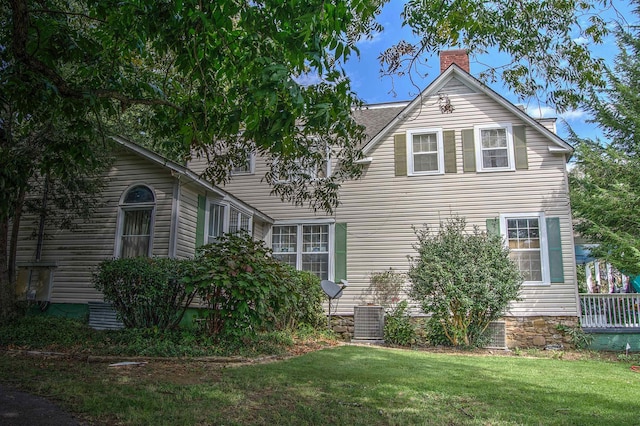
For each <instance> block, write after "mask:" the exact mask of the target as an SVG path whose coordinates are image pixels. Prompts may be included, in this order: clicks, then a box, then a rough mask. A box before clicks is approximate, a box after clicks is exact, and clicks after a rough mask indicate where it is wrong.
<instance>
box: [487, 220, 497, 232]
mask: <svg viewBox="0 0 640 426" xmlns="http://www.w3.org/2000/svg"><path fill="white" fill-rule="evenodd" d="M487 234H489V235H500V219H498V218H492V219H487Z"/></svg>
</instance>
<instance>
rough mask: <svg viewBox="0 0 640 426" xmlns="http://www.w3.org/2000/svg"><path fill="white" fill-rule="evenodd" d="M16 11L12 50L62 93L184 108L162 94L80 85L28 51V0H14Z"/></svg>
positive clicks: (134, 103)
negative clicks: (136, 93) (130, 93)
mask: <svg viewBox="0 0 640 426" xmlns="http://www.w3.org/2000/svg"><path fill="white" fill-rule="evenodd" d="M11 11H12V14H13V28H12V29H13V40H12V41H11V50H12V52H13V54H14V56H15V58H16V60H17V61H19V62H21V63H22V64H23V65H25V66H26V67H27V68H28V69H29V70H31V71H34V72H36V73H37V74H40V75H41V76H43V77H45V78H46V79H48V80H49V81H50V82H51V83H52V84H53V85H54V86H55V87H56V89H57V91H58V94H59V95H60V96H62V97H64V98H69V99H84V98H85V97H86V96H87V95H89V96H95V97H98V98H103V99H105V98H108V99H114V100H117V101H120V103H121V104H123V105H124V106H128V105H156V106H168V107H171V108H173V109H176V110H182V108H180V107H179V106H178V105H176V104H174V103H173V102H170V101H168V100H165V99H159V98H132V97H129V96H127V95H125V94H124V93H122V92H118V91H114V90H107V89H87V88H86V89H76V88H73V87H71V86H69V84H68V83H67V81H66V80H65V79H64V78H63V77H62V76H61V75H60V74H58V73H57V72H56V71H55V70H54V69H52V68H50V67H49V66H47V65H46V64H45V63H44V62H42V61H40V60H39V59H38V58H36V57H34V56H32V55H30V54H29V53H28V52H27V40H28V36H29V10H28V8H27V2H26V1H25V0H11Z"/></svg>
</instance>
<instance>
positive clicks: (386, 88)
mask: <svg viewBox="0 0 640 426" xmlns="http://www.w3.org/2000/svg"><path fill="white" fill-rule="evenodd" d="M613 3H614V5H615V8H616V9H618V10H620V11H623V12H624V13H627V14H626V17H627V19H631V20H632V22H633V19H634V17H633V16H631V17H629V14H628V11H629V6H628V4H627V3H626V1H614V2H613ZM403 4H404V1H403V0H391V1H390V2H389V3H388V4H387V5H386V6H385V7H384V9H383V11H382V14H381V15H380V17H379V19H378V21H379V22H380V23H381V24H382V25H383V26H384V31H383V32H382V33H379V34H376V35H375V36H374V37H373V39H372V40H363V41H361V42H359V43H358V48H359V49H360V58H359V59H358V58H356V57H353V58H352V59H350V60H349V61H348V62H347V64H346V65H345V70H346V71H347V74H348V75H349V77H350V78H351V86H352V89H353V90H354V91H355V92H356V93H357V94H358V96H359V97H360V98H361V99H363V100H364V101H365V102H366V103H369V104H371V103H384V102H396V101H404V100H409V99H412V98H413V97H415V96H416V95H417V94H418V93H419V92H420V90H422V89H424V88H425V87H427V86H428V85H429V83H431V82H432V81H433V80H434V79H435V78H436V77H437V76H438V74H439V72H440V62H439V59H438V58H437V57H431V58H427V61H426V63H427V65H426V67H425V66H423V68H422V70H423V71H426V72H427V73H428V75H427V76H426V77H424V78H417V77H416V76H415V75H414V76H413V80H414V83H416V84H417V85H418V86H419V87H415V86H414V85H413V83H412V82H411V80H410V79H409V77H408V76H404V77H397V76H396V77H394V78H393V80H392V79H391V78H389V77H381V76H380V72H379V70H380V64H379V62H378V59H377V58H378V55H379V54H380V52H382V51H384V50H385V49H386V48H388V47H390V46H392V45H393V44H395V43H397V42H398V41H399V40H402V39H405V40H408V41H412V40H415V37H414V36H413V35H412V34H411V29H410V28H407V27H402V25H401V23H402V20H401V18H400V13H401V12H402V7H403ZM601 16H603V15H601ZM608 16H613V12H612V11H610V12H609V15H608ZM603 17H604V16H603ZM590 47H591V49H592V52H593V53H594V55H596V56H598V57H602V58H604V59H605V60H606V61H607V62H608V63H609V64H613V59H614V57H615V55H616V53H617V52H618V48H617V46H616V43H615V38H614V37H613V36H609V37H608V38H607V40H606V42H605V43H604V44H603V45H599V46H590ZM498 61H500V57H499V56H497V57H496V55H493V56H491V55H484V56H480V57H479V58H477V62H474V61H473V59H472V61H471V74H473V75H477V74H478V73H479V72H480V71H482V69H483V68H484V67H483V65H482V64H481V63H486V64H490V65H501V64H504V63H505V61H504V60H503V61H502V62H498ZM491 87H492V88H493V89H494V90H496V91H497V92H498V93H500V94H501V95H503V96H504V97H505V98H507V99H508V100H510V101H512V102H514V103H516V104H525V105H527V110H528V112H529V114H530V115H532V116H534V117H539V116H543V117H557V118H558V133H559V135H560V136H563V137H565V136H566V135H567V131H566V128H565V125H564V124H563V123H562V121H563V120H564V121H566V123H568V124H569V125H570V126H571V127H572V129H573V130H574V131H575V132H576V133H577V134H578V135H579V136H581V137H588V138H595V137H601V133H600V132H599V130H598V129H597V127H596V126H595V125H593V124H589V123H587V122H586V120H587V119H588V118H589V117H588V115H587V114H586V113H585V112H584V111H581V110H576V111H568V112H566V113H564V114H562V115H558V114H557V113H556V112H555V111H554V110H553V109H552V108H549V107H547V106H545V105H539V104H538V103H537V102H536V101H532V100H529V101H528V102H527V101H526V100H525V101H523V100H519V99H517V97H515V96H514V95H512V94H511V93H509V92H508V91H507V89H505V88H504V87H502V85H501V84H492V85H491ZM394 92H395V94H394Z"/></svg>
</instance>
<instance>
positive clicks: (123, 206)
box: [113, 182, 158, 259]
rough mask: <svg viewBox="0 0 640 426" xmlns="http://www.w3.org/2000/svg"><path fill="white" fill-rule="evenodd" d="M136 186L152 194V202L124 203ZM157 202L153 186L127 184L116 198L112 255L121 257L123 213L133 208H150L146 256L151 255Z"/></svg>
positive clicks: (139, 183)
mask: <svg viewBox="0 0 640 426" xmlns="http://www.w3.org/2000/svg"><path fill="white" fill-rule="evenodd" d="M137 186H144V187H145V188H147V189H148V190H149V191H151V194H152V195H153V202H147V203H125V202H124V200H125V198H126V196H127V194H128V193H129V191H131V190H132V189H133V188H135V187H137ZM157 203H158V197H157V196H156V191H155V190H154V189H153V186H151V185H149V184H146V183H142V182H136V183H133V184H131V185H129V186H128V187H127V188H126V189H125V190H124V191H122V194H121V195H120V199H119V200H118V213H117V217H116V240H115V244H114V245H113V257H114V258H116V259H119V258H121V257H122V254H121V253H120V251H121V250H122V232H123V231H124V214H125V211H134V210H146V209H148V208H151V217H150V219H149V221H150V222H151V223H150V224H149V247H148V249H147V257H151V256H152V255H153V240H154V235H155V223H156V205H157Z"/></svg>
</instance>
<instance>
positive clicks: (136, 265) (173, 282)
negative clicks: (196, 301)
mask: <svg viewBox="0 0 640 426" xmlns="http://www.w3.org/2000/svg"><path fill="white" fill-rule="evenodd" d="M183 269H184V261H180V260H176V259H160V258H147V257H136V258H126V259H112V260H106V261H104V262H101V263H100V264H99V265H98V270H97V271H96V272H95V273H94V275H93V284H94V286H95V288H96V289H98V290H100V291H101V292H102V294H103V295H104V299H105V300H107V301H109V302H111V303H113V307H114V309H115V310H116V312H117V314H118V317H119V318H120V319H121V320H122V322H123V323H124V325H125V326H126V327H127V328H157V329H160V330H165V329H170V328H174V327H176V326H177V325H178V324H179V323H180V320H181V319H182V317H183V316H184V312H185V310H186V309H187V306H188V305H189V303H191V301H192V300H193V297H194V294H195V291H194V289H193V287H192V286H187V285H185V282H184V281H183V280H182V279H181V275H182V271H183Z"/></svg>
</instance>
